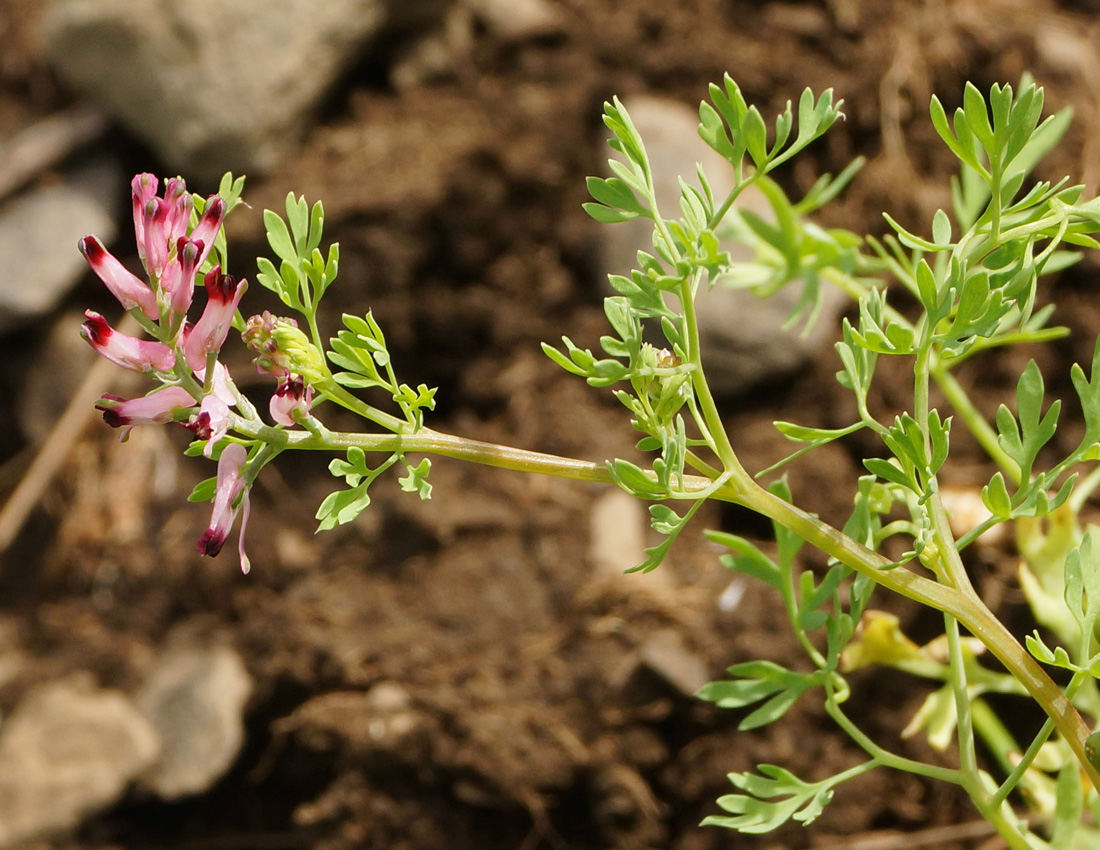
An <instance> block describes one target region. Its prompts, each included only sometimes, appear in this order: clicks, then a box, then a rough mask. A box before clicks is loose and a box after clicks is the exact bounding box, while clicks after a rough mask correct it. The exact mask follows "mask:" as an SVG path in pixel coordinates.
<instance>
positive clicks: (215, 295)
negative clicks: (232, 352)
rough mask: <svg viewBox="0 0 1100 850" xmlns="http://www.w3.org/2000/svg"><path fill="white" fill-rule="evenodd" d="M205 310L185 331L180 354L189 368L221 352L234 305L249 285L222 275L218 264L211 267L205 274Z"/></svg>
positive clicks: (203, 366)
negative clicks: (210, 355)
mask: <svg viewBox="0 0 1100 850" xmlns="http://www.w3.org/2000/svg"><path fill="white" fill-rule="evenodd" d="M205 283H206V298H207V300H206V309H205V310H203V312H202V315H201V316H200V317H199V320H198V321H197V322H195V325H194V327H192V328H191V329H190V330H189V331H187V333H186V339H185V340H184V343H183V353H184V355H185V356H186V357H187V365H188V366H190V367H191V368H192V369H202V368H205V366H206V355H207V354H209V353H211V352H213V353H215V354H216V353H217V352H219V351H221V347H222V344H223V343H224V342H225V338H226V336H228V335H229V328H230V327H231V325H232V322H233V314H234V313H236V312H237V304H238V303H240V300H241V296H242V295H244V292H245V290H246V289H247V288H248V283H247V282H246V281H243V280H242V281H240V282H238V281H237V279H236V278H235V277H233V276H232V275H227V274H222V273H221V266H214V268H212V269H211V270H210V271H209V272H207V274H206V279H205Z"/></svg>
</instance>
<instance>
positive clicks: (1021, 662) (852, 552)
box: [234, 420, 1100, 788]
mask: <svg viewBox="0 0 1100 850" xmlns="http://www.w3.org/2000/svg"><path fill="white" fill-rule="evenodd" d="M234 428H235V429H236V430H238V431H239V432H240V433H242V434H244V435H246V436H249V437H253V438H256V439H263V440H268V441H272V442H275V443H276V444H277V445H278V446H279V447H280V448H283V447H285V448H288V449H303V450H315V451H333V450H337V451H339V450H346V449H348V448H351V447H359V448H361V449H363V450H364V451H371V452H394V451H402V452H406V453H424V454H435V455H441V456H443V457H452V458H458V459H461V460H467V461H472V462H474V463H480V464H484V465H486V466H494V467H500V468H503V469H513V470H516V471H519V472H528V473H537V474H540V475H552V476H556V477H559V478H570V479H574V480H578V481H591V482H599V483H605V484H610V483H613V479H612V477H611V474H610V472H609V471H608V469H607V467H606V465H604V464H599V463H593V462H591V461H584V460H577V459H574V458H563V457H558V456H556V455H549V454H543V453H541V452H532V451H527V450H524V449H516V448H512V447H509V446H501V445H496V444H494V443H485V442H481V441H479V440H469V439H466V438H462V437H456V436H453V435H450V434H441V433H439V432H436V431H433V430H431V429H428V428H423V429H421V430H420V431H417V432H416V433H415V434H358V433H344V432H327V433H325V434H324V435H320V434H317V433H310V432H307V431H283V430H281V429H276V428H271V427H269V426H266V425H263V424H262V423H260V422H255V421H241V420H238V421H236V422H234ZM712 484H713V482H712V481H711V480H710V479H708V478H703V477H701V476H695V475H685V476H684V487H685V489H686V490H689V491H690V490H696V489H697V490H700V491H703V490H707V489H708V488H710V487H711V485H712ZM711 495H712V497H713V498H716V499H720V500H722V501H728V502H734V503H737V504H742V505H745V506H746V507H748V508H750V509H751V510H753V511H755V512H757V513H759V514H761V515H762V516H764V517H767V518H768V519H772V520H774V521H775V522H777V523H778V524H779V525H781V526H783V527H784V528H787V529H789V530H790V531H793V532H794V533H795V534H797V535H798V536H799V537H801V538H802V539H803V540H805V541H806V542H807V543H809V544H810V545H811V546H815V547H817V548H818V549H820V550H821V551H822V552H824V553H825V554H827V555H829V556H830V557H833V558H836V559H837V560H838V561H840V562H841V563H843V564H847V565H848V566H850V567H851V568H852V569H854V570H856V571H857V572H860V573H862V574H863V575H866V576H868V577H869V578H871V579H872V580H873V581H875V582H876V583H878V584H880V585H882V586H883V587H885V588H886V589H888V590H891V591H893V592H895V593H898V594H901V595H902V596H905V597H907V598H909V599H912V600H914V601H915V602H918V603H920V604H922V605H927V606H929V607H931V608H935V609H936V610H938V611H941V612H943V613H945V614H949V615H951V616H952V617H954V618H955V619H957V620H958V621H959V623H960V624H962V625H963V626H965V627H966V628H967V629H968V630H969V631H970V632H971V634H973V635H974V636H975V637H977V638H978V639H979V640H980V641H981V642H982V643H983V644H984V645H985V646H986V647H987V648H988V649H989V651H990V652H991V653H992V654H993V655H994V656H995V657H996V658H997V659H998V660H999V661H1000V662H1001V663H1002V664H1003V665H1004V666H1005V668H1006V669H1007V670H1008V672H1009V673H1010V674H1011V675H1012V676H1014V677H1015V678H1016V680H1017V681H1019V682H1020V684H1021V685H1022V686H1023V687H1024V689H1025V690H1027V692H1028V693H1029V694H1031V696H1032V697H1033V698H1034V699H1035V701H1036V702H1037V703H1039V705H1040V706H1042V708H1043V710H1044V711H1045V712H1046V713H1047V715H1048V716H1049V717H1050V718H1051V720H1052V721H1053V722H1054V726H1055V728H1056V729H1057V730H1058V732H1059V733H1060V734H1061V735H1062V736H1063V737H1064V738H1065V739H1066V741H1067V742H1068V743H1069V745H1070V747H1071V748H1072V749H1073V751H1074V753H1075V754H1076V756H1077V758H1078V760H1079V762H1080V764H1081V766H1082V768H1083V769H1084V770H1085V772H1086V773H1087V774H1088V776H1089V779H1090V780H1091V781H1092V783H1093V785H1094V787H1097V788H1100V771H1098V770H1097V768H1096V767H1095V766H1094V765H1093V764H1092V763H1091V762H1090V761H1089V758H1088V755H1087V754H1086V752H1085V739H1086V738H1087V737H1088V735H1089V733H1090V730H1089V729H1088V727H1087V726H1086V725H1085V723H1084V721H1083V720H1082V719H1081V716H1080V715H1079V714H1078V713H1077V710H1076V709H1075V708H1074V707H1073V705H1072V704H1071V703H1070V701H1069V700H1068V699H1067V698H1066V695H1065V694H1064V693H1063V692H1062V691H1061V689H1060V688H1059V687H1058V686H1057V685H1056V684H1055V683H1054V682H1053V681H1052V680H1051V678H1050V677H1049V676H1048V675H1047V674H1046V673H1045V672H1044V671H1043V669H1042V668H1041V667H1040V666H1039V664H1038V662H1036V661H1035V659H1033V658H1032V657H1031V656H1030V655H1029V654H1028V653H1027V652H1026V651H1025V650H1024V648H1023V647H1022V646H1021V645H1020V644H1019V642H1018V641H1017V640H1016V639H1015V638H1014V637H1013V635H1012V634H1011V633H1010V632H1009V631H1008V630H1007V629H1006V628H1005V626H1004V625H1003V624H1002V623H1001V622H1000V621H999V620H998V619H997V618H996V617H995V616H994V615H993V614H992V612H990V611H989V609H988V608H986V607H985V605H984V604H983V603H982V602H981V600H980V599H978V598H977V597H976V596H975V595H974V594H973V593H972V592H970V593H967V592H964V591H961V590H959V589H956V588H952V587H947V586H946V585H942V584H940V583H938V582H936V581H934V580H932V579H930V578H926V577H925V576H922V575H919V574H917V573H915V572H913V571H911V570H909V569H908V568H906V567H904V566H894V565H892V564H891V563H890V562H889V561H887V560H886V559H885V558H884V557H882V556H881V555H879V554H878V553H877V552H874V551H872V550H871V549H868V548H867V547H866V546H863V545H862V544H860V543H858V542H857V541H855V540H853V539H852V538H850V537H848V536H847V535H845V534H843V533H841V532H840V531H838V530H837V529H835V528H833V527H832V526H830V525H828V524H827V523H824V522H822V521H821V520H820V519H818V518H817V517H814V516H812V515H811V514H808V513H806V512H805V511H803V510H802V509H800V508H798V507H796V506H794V505H792V504H790V503H789V502H785V501H783V500H782V499H780V498H779V497H778V496H775V495H774V494H772V493H770V492H768V491H767V490H766V489H764V488H763V487H760V486H759V485H758V484H756V483H755V482H753V481H752V480H751V479H748V477H747V475H746V477H745V479H733V480H731V481H729V482H728V483H727V484H725V485H723V486H722V487H721V488H719V489H718V490H717V491H715V492H713V493H712V494H711Z"/></svg>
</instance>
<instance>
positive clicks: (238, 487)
mask: <svg viewBox="0 0 1100 850" xmlns="http://www.w3.org/2000/svg"><path fill="white" fill-rule="evenodd" d="M247 459H248V452H247V451H246V450H245V448H244V446H242V445H241V444H240V443H230V444H229V445H228V446H226V447H225V449H224V450H223V451H222V454H221V457H220V458H218V480H217V485H216V488H215V491H214V510H213V512H212V513H211V516H210V525H209V526H207V528H206V531H204V532H203V533H202V536H201V537H200V538H199V542H198V543H197V544H196V546H195V548H196V549H197V550H198V552H199V554H200V555H209V556H211V557H214V556H215V555H217V554H218V553H219V552H221V550H222V547H223V546H224V545H225V541H226V539H228V537H229V532H230V531H232V530H233V522H234V520H235V519H236V518H237V512H238V511H243V516H242V517H241V531H240V538H239V539H240V543H239V545H238V552H239V553H240V557H241V571H242V572H245V573H247V572H248V569H249V561H248V557H247V556H246V555H245V553H244V534H245V530H246V527H247V525H248V488H247V487H246V485H245V481H244V478H243V477H242V475H241V473H242V472H243V470H244V464H245V461H246V460H247ZM234 503H236V504H234Z"/></svg>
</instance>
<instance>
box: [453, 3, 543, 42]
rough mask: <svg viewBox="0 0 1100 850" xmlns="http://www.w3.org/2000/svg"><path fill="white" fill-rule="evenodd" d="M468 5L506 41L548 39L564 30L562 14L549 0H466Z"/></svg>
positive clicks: (487, 25)
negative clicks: (547, 0)
mask: <svg viewBox="0 0 1100 850" xmlns="http://www.w3.org/2000/svg"><path fill="white" fill-rule="evenodd" d="M466 5H467V6H468V7H469V9H470V11H471V12H473V13H474V15H475V16H476V17H477V18H478V19H479V20H480V21H481V22H482V23H483V24H484V25H485V27H486V28H487V29H489V30H490V31H491V32H492V33H493V34H494V35H496V36H497V37H498V38H500V39H503V40H505V41H523V40H526V39H530V38H546V37H548V36H554V35H560V34H561V33H562V32H563V31H564V21H563V20H562V17H561V14H560V13H559V11H558V9H557V8H556V7H554V6H551V5H550V4H549V3H548V2H546V0H466Z"/></svg>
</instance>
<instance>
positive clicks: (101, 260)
mask: <svg viewBox="0 0 1100 850" xmlns="http://www.w3.org/2000/svg"><path fill="white" fill-rule="evenodd" d="M80 252H81V253H82V254H83V255H84V259H86V260H87V261H88V265H89V266H91V268H92V271H93V272H95V273H96V276H97V277H98V278H99V279H100V280H101V281H103V283H104V284H106V286H107V289H109V290H110V291H111V294H112V295H113V296H115V298H117V299H118V302H119V303H120V304H121V305H122V306H123V307H124V308H125V309H127V310H132V309H133V308H134V307H140V308H141V312H142V313H144V314H145V315H146V316H148V317H149V318H150V319H152V320H153V321H154V322H155V321H156V320H157V319H158V318H159V317H160V312H159V310H158V309H157V296H156V294H155V293H154V292H153V290H151V289H150V288H149V287H148V286H146V285H145V282H144V281H142V280H141V278H139V277H138V276H137V275H134V274H131V273H130V272H129V271H127V269H126V267H125V266H123V265H122V263H120V262H119V261H118V260H117V259H116V258H115V256H114V255H113V254H112V253H111V252H110V251H108V250H107V249H106V248H104V247H103V243H102V242H100V241H99V240H98V239H96V238H95V237H94V236H85V237H84V238H83V239H81V240H80Z"/></svg>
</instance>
